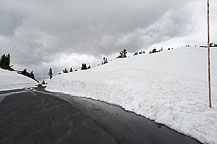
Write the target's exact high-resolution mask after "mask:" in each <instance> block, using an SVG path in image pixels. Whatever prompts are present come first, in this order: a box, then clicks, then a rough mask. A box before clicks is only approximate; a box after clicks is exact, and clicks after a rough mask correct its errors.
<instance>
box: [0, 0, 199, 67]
mask: <svg viewBox="0 0 217 144" xmlns="http://www.w3.org/2000/svg"><path fill="white" fill-rule="evenodd" d="M0 1H1V0H0ZM200 3H203V2H202V1H201V0H199V1H194V0H176V1H174V0H163V1H162V0H152V1H150V0H134V1H133V2H132V0H91V1H87V0H61V1H59V0H46V1H44V0H37V1H33V0H22V1H12V0H7V1H4V3H2V4H1V5H0V18H5V19H6V20H5V21H4V22H3V23H1V24H0V27H1V28H0V34H1V35H0V50H1V51H0V52H1V53H11V54H12V56H13V61H14V63H15V65H17V66H18V67H22V68H23V67H31V68H33V69H37V68H40V67H43V68H44V67H45V66H52V67H54V65H55V64H54V63H55V62H57V63H58V65H59V66H58V68H59V69H61V68H62V67H66V66H67V65H69V63H68V62H66V61H65V62H63V60H62V57H61V56H63V55H64V57H67V56H68V58H65V59H66V60H71V61H73V62H72V64H73V65H79V64H80V62H81V61H94V62H96V61H97V59H98V60H99V61H100V59H101V56H102V55H111V54H113V53H116V52H119V51H120V50H122V49H123V48H127V49H128V51H130V52H135V51H137V50H140V49H145V48H149V47H150V46H152V45H155V44H157V43H162V42H166V41H169V40H171V39H173V38H176V37H177V38H180V37H185V36H186V35H188V34H189V33H192V32H193V31H194V32H195V23H194V22H193V21H195V18H196V17H197V16H198V15H197V14H195V8H198V7H199V6H200V5H201V4H200ZM197 10H198V9H197ZM80 54H85V56H83V57H79V56H78V55H80ZM73 56H74V57H75V58H72V57H73ZM93 57H95V58H93ZM93 59H94V60H93ZM58 60H60V61H61V62H62V67H61V66H60V65H61V64H59V61H58ZM76 62H77V64H76ZM78 63H79V64H78ZM60 67H61V68H60ZM58 68H57V69H58Z"/></svg>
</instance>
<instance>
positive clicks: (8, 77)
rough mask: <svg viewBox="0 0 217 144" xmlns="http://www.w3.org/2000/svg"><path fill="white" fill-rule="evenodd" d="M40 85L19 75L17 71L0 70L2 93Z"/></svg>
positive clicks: (0, 89)
mask: <svg viewBox="0 0 217 144" xmlns="http://www.w3.org/2000/svg"><path fill="white" fill-rule="evenodd" d="M37 84H38V83H37V82H36V81H34V80H32V79H30V78H28V77H25V76H23V75H20V74H18V73H17V72H15V71H13V72H12V71H7V70H3V69H0V91H3V90H11V89H20V88H25V87H30V86H35V85H37Z"/></svg>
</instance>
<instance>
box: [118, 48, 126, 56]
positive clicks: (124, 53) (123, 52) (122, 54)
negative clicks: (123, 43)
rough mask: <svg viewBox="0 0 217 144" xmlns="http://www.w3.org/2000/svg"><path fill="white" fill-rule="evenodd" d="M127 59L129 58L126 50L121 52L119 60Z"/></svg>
mask: <svg viewBox="0 0 217 144" xmlns="http://www.w3.org/2000/svg"><path fill="white" fill-rule="evenodd" d="M126 57H127V50H126V49H124V50H123V51H121V52H120V55H119V56H118V58H126Z"/></svg>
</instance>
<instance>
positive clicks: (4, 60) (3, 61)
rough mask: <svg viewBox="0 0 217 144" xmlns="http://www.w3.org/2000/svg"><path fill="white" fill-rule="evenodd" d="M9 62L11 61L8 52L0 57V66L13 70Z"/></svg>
mask: <svg viewBox="0 0 217 144" xmlns="http://www.w3.org/2000/svg"><path fill="white" fill-rule="evenodd" d="M10 63H11V55H10V54H8V55H5V54H4V55H2V58H1V60H0V67H1V68H2V69H8V70H13V69H12V68H11V66H10Z"/></svg>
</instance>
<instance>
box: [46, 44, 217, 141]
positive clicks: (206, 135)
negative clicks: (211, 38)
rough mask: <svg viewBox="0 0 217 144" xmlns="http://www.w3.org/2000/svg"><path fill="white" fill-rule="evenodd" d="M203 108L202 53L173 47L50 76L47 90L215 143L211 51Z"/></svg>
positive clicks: (216, 84) (216, 98) (215, 65)
mask: <svg viewBox="0 0 217 144" xmlns="http://www.w3.org/2000/svg"><path fill="white" fill-rule="evenodd" d="M211 53H212V57H211V59H212V61H211V64H212V74H213V75H212V93H213V94H212V101H213V108H212V109H209V108H208V88H207V87H208V82H207V50H206V49H205V48H179V49H174V50H171V51H167V50H165V51H163V52H160V53H155V54H144V55H139V56H132V57H129V58H127V59H118V60H116V61H113V62H110V63H108V64H106V65H103V66H99V67H96V68H92V69H90V70H87V71H79V72H74V73H68V74H63V75H59V76H56V77H55V78H53V79H52V80H51V81H49V82H48V87H47V90H50V91H55V92H57V91H58V92H64V93H68V94H71V95H76V96H81V97H90V98H93V99H97V100H101V101H106V102H109V103H113V104H117V105H120V106H121V107H123V108H125V109H126V110H129V111H133V112H135V113H137V114H141V115H143V116H145V117H147V118H149V119H152V120H155V121H156V122H157V123H162V124H165V125H167V126H169V127H170V128H172V129H175V130H177V131H179V132H181V133H184V134H186V135H189V136H191V137H194V138H196V139H198V140H199V141H201V142H203V143H210V144H217V49H212V51H211Z"/></svg>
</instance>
